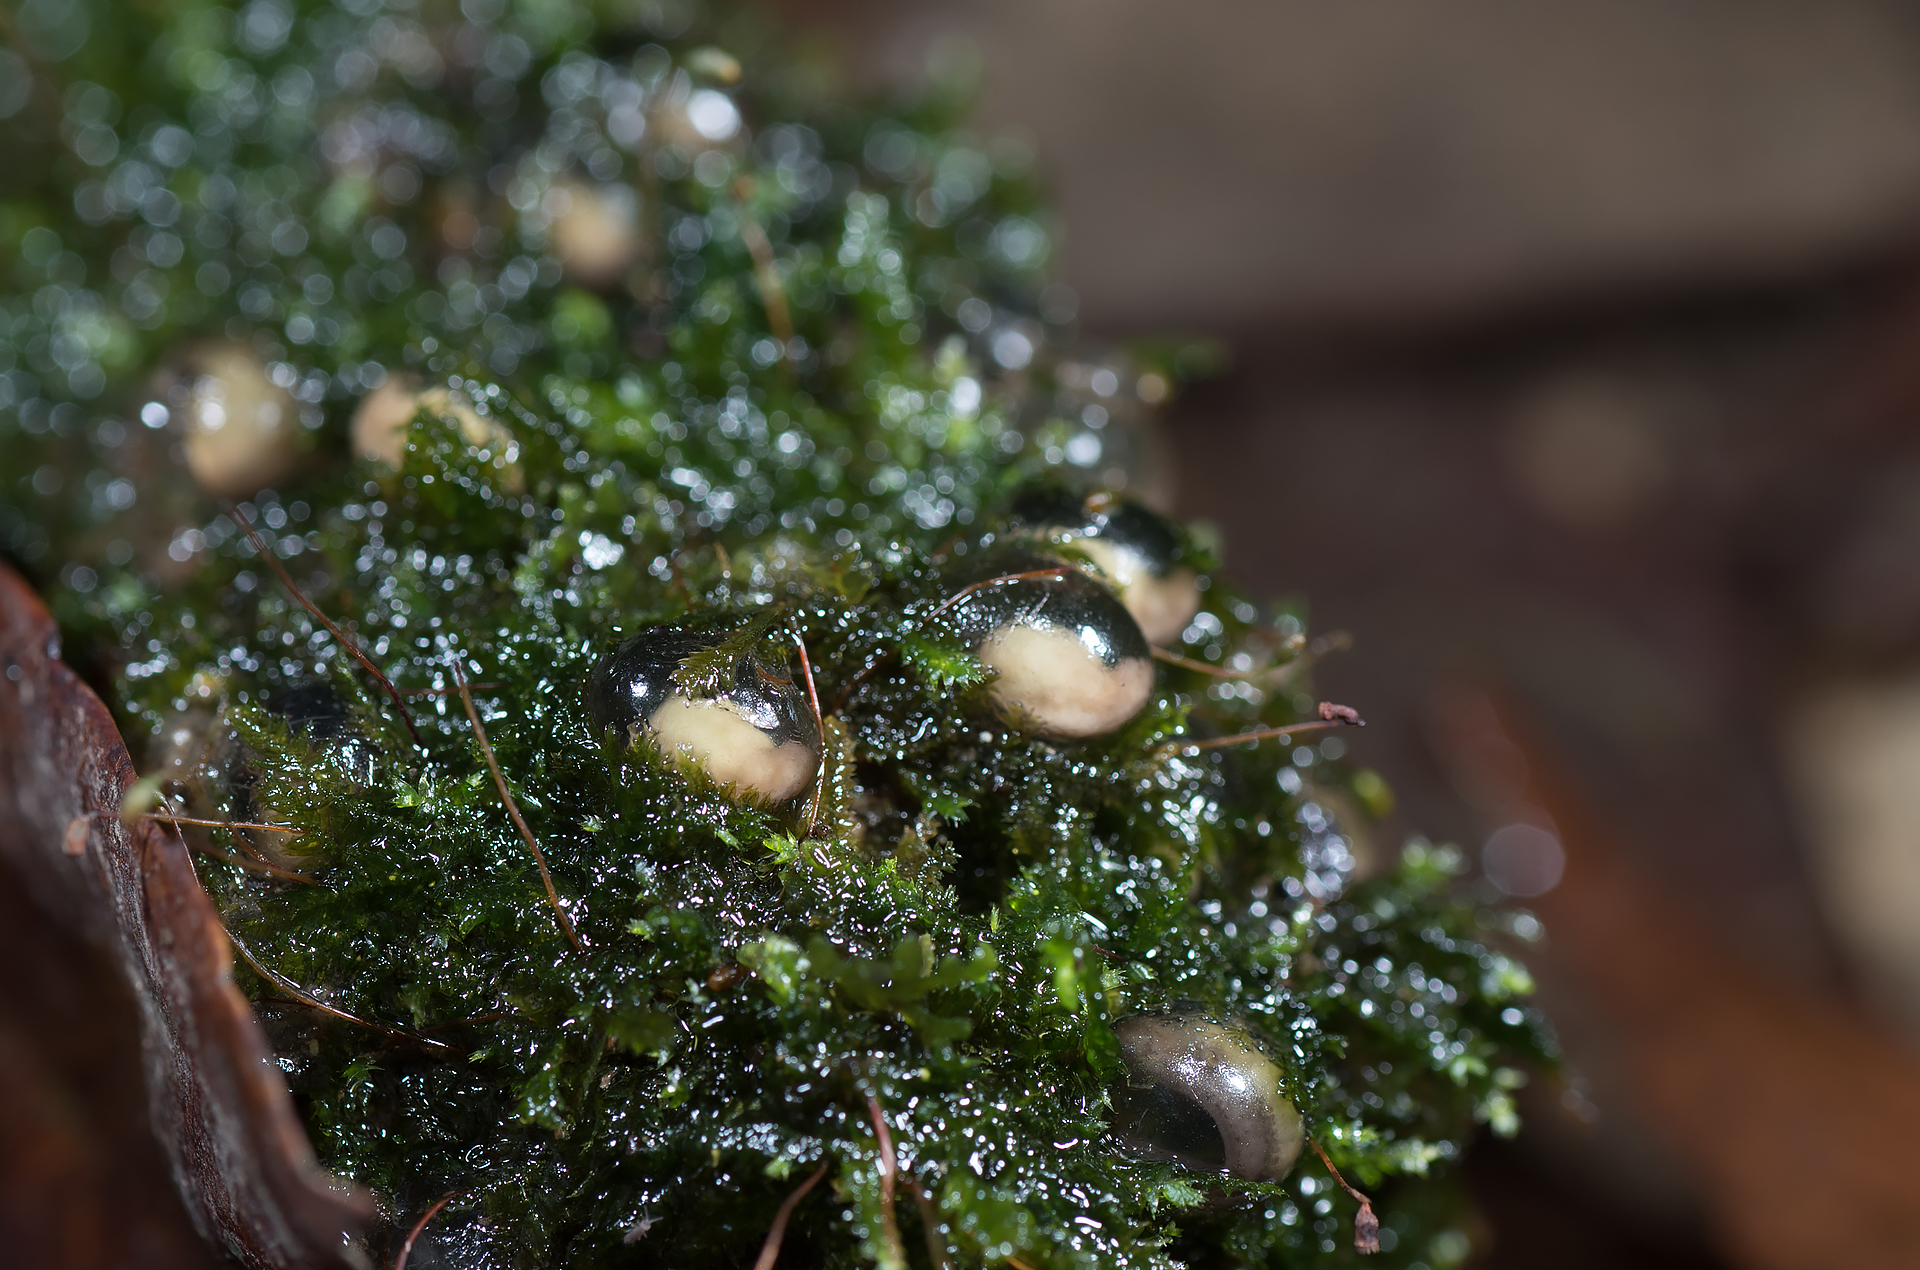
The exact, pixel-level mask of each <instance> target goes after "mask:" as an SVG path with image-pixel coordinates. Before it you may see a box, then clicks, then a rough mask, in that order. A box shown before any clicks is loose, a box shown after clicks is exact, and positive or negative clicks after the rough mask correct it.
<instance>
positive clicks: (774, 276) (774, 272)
mask: <svg viewBox="0 0 1920 1270" xmlns="http://www.w3.org/2000/svg"><path fill="white" fill-rule="evenodd" d="M740 241H741V242H743V243H745V244H746V245H747V254H748V255H750V256H752V257H753V280H754V281H755V282H756V283H758V284H759V287H760V303H761V305H762V307H764V308H765V309H766V311H767V330H768V331H769V332H771V333H772V335H773V338H774V339H776V340H778V341H780V360H781V361H782V362H786V361H788V359H789V355H788V352H787V348H788V346H789V345H790V344H792V343H793V314H792V312H791V311H790V310H789V309H788V308H787V289H786V287H785V286H784V285H782V284H781V282H780V269H779V267H778V266H777V265H776V264H775V263H774V260H773V244H772V243H770V242H768V241H767V231H766V230H764V229H762V228H760V222H759V221H757V220H755V219H754V218H753V217H752V216H751V215H749V214H748V212H747V209H746V208H745V207H742V208H740Z"/></svg>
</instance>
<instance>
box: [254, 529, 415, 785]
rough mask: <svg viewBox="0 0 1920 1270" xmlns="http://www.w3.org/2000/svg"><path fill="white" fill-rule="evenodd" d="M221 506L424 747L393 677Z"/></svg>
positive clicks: (256, 532) (257, 536) (257, 537)
mask: <svg viewBox="0 0 1920 1270" xmlns="http://www.w3.org/2000/svg"><path fill="white" fill-rule="evenodd" d="M222 506H223V508H224V509H225V511H226V513H227V515H228V517H229V518H231V519H232V521H233V523H234V524H236V525H238V526H240V529H241V531H242V532H243V533H245V534H246V535H247V541H248V542H250V543H252V544H253V549H254V551H255V552H256V553H257V554H258V555H259V557H260V558H261V559H262V560H264V561H266V562H267V567H268V568H269V569H272V570H273V572H274V576H275V577H277V578H279V579H280V585H282V586H284V587H286V588H287V591H288V593H289V594H291V595H292V596H293V598H294V599H296V600H298V601H300V606H301V607H302V608H304V609H306V611H307V612H309V613H311V614H313V618H314V620H315V621H317V622H319V623H320V625H322V626H324V627H326V628H327V632H328V633H329V634H330V635H332V636H333V637H334V638H335V639H336V640H338V641H339V642H340V647H342V648H344V649H346V650H347V652H348V654H349V655H351V656H352V658H353V659H354V660H355V661H357V662H359V663H360V664H361V665H362V666H364V667H365V668H366V671H367V673H368V674H370V675H372V676H373V677H374V679H375V680H376V681H378V683H379V684H380V686H381V688H383V689H385V690H386V694H387V696H389V697H391V698H392V699H393V707H394V709H396V710H398V711H399V712H400V722H402V723H404V724H406V725H407V735H409V736H411V737H412V738H413V743H414V745H415V746H417V747H419V748H420V749H425V748H426V743H425V742H423V741H422V740H421V739H420V729H418V728H416V727H414V726H413V716H412V715H411V714H409V713H408V712H407V703H406V701H405V700H404V699H403V698H402V697H401V696H400V690H399V689H398V688H395V687H394V686H393V680H391V679H389V678H387V676H386V674H385V672H383V671H382V670H381V669H380V667H378V666H376V665H374V664H373V659H372V658H370V657H368V656H367V655H366V654H365V653H364V652H362V651H360V645H358V644H356V643H354V642H353V641H352V640H350V639H348V638H347V633H346V632H345V631H343V630H341V629H340V628H339V627H338V626H336V625H334V622H333V619H332V618H330V617H328V616H327V615H326V614H325V613H322V612H321V611H320V609H319V606H318V605H316V604H315V603H314V602H313V601H312V600H309V599H308V598H307V597H306V595H305V593H303V592H302V591H301V590H300V588H299V587H297V586H295V585H294V583H293V575H291V574H289V573H288V572H287V570H286V567H285V566H284V565H282V564H281V563H280V558H279V557H278V556H276V555H274V554H273V549H272V548H271V547H269V546H268V545H267V542H266V539H264V538H262V537H261V536H260V532H259V530H257V529H255V528H254V527H253V522H252V521H250V520H248V519H247V518H246V517H245V516H242V515H241V514H240V509H239V508H238V507H235V506H234V505H233V504H232V503H231V502H227V503H223V504H222Z"/></svg>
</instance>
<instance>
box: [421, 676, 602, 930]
mask: <svg viewBox="0 0 1920 1270" xmlns="http://www.w3.org/2000/svg"><path fill="white" fill-rule="evenodd" d="M453 680H454V682H455V683H456V684H458V685H459V688H460V704H462V705H464V706H465V707H466V708H467V720H468V721H469V722H470V723H472V724H473V737H474V740H476V741H478V742H480V754H481V757H483V758H485V759H486V760H487V770H488V771H489V772H492V773H493V784H494V788H496V789H498V790H499V791H500V801H501V802H503V803H505V804H506V805H507V815H508V816H509V817H510V818H511V819H512V820H513V823H514V827H515V828H517V829H518V830H519V831H520V836H521V837H522V838H524V839H526V841H527V849H528V850H529V851H532V852H533V862H534V863H535V864H536V865H538V866H539V868H540V885H542V886H544V887H546V888H547V903H549V904H551V905H553V913H554V916H555V917H558V918H559V919H560V929H561V930H562V931H563V932H565V934H566V936H567V941H568V942H569V943H571V944H572V945H573V946H574V949H575V950H576V951H578V952H585V951H586V950H587V948H586V945H585V944H582V943H581V942H580V936H579V935H578V934H576V933H575V932H574V929H573V923H572V922H571V921H570V920H568V918H567V910H566V909H565V908H564V907H563V906H562V905H561V903H560V893H559V892H558V891H555V890H554V889H553V875H552V874H551V873H548V872H547V857H546V855H545V853H543V852H542V851H541V850H540V843H539V842H538V841H537V840H535V838H534V836H533V830H531V829H529V828H528V827H527V818H526V817H525V816H522V815H521V814H520V804H519V803H517V802H515V801H514V800H513V791H511V790H509V789H508V788H507V778H506V777H505V776H503V775H501V773H500V763H499V760H497V759H495V758H494V757H493V746H492V745H491V744H489V743H488V741H487V730H486V728H485V727H483V726H482V725H481V723H480V711H479V710H477V709H475V708H474V704H473V694H472V693H471V692H469V691H467V677H466V674H465V673H464V672H463V671H462V670H461V669H460V658H459V657H458V656H457V655H456V656H455V657H454V658H453Z"/></svg>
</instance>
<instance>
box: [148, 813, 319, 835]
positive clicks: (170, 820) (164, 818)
mask: <svg viewBox="0 0 1920 1270" xmlns="http://www.w3.org/2000/svg"><path fill="white" fill-rule="evenodd" d="M140 819H142V820H158V821H160V822H161V823H162V824H169V825H204V826H206V827H207V828H208V829H262V830H266V831H268V832H271V833H284V834H287V835H289V836H291V837H298V836H299V835H300V834H303V833H305V832H306V830H305V829H295V828H294V827H292V826H291V825H263V824H259V823H256V822H255V821H251V820H201V819H200V818H199V817H197V816H173V815H168V814H167V813H165V812H159V811H143V812H141V813H140Z"/></svg>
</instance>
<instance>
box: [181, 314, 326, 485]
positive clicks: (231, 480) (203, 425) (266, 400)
mask: <svg viewBox="0 0 1920 1270" xmlns="http://www.w3.org/2000/svg"><path fill="white" fill-rule="evenodd" d="M184 364H185V368H186V372H187V380H186V388H187V392H186V402H185V409H184V411H183V412H181V413H180V414H176V415H175V416H174V417H175V419H176V420H178V419H182V418H184V421H185V425H186V426H185V432H186V437H185V449H186V455H187V469H188V470H189V471H190V472H192V473H193V480H194V484H196V485H198V486H199V487H200V489H201V490H202V491H203V492H204V493H207V494H210V495H212V496H213V497H215V498H241V497H245V496H246V495H249V494H252V493H254V492H255V491H256V490H259V489H261V488H262V487H263V486H267V485H272V484H275V483H276V482H278V481H280V480H281V479H282V478H283V477H285V476H287V475H288V474H289V473H290V472H291V471H292V470H293V466H294V460H295V457H296V447H295V444H294V442H295V437H294V433H295V419H294V405H293V398H292V397H290V396H288V394H287V392H286V390H285V389H283V388H281V387H280V386H279V385H278V384H276V383H274V382H273V380H272V379H270V378H268V376H267V368H266V367H265V366H264V365H263V364H262V363H261V361H260V358H259V357H258V356H256V355H255V354H254V352H253V350H252V349H249V348H247V347H246V346H245V345H242V344H207V345H202V346H201V347H199V348H196V349H194V350H192V351H191V352H189V353H188V354H187V356H186V358H185V359H184Z"/></svg>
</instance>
